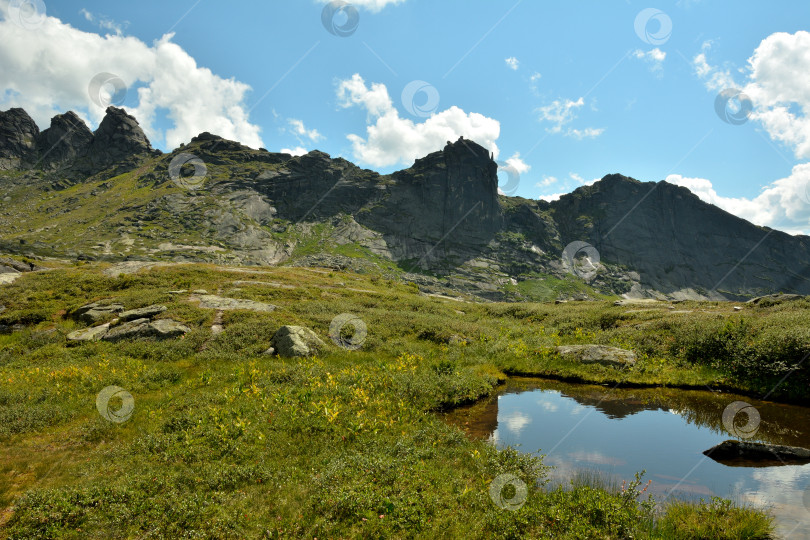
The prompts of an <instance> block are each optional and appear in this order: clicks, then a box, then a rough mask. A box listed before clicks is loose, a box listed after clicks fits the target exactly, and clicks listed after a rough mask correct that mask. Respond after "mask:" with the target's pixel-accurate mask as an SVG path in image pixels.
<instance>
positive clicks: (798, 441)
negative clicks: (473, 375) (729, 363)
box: [448, 378, 810, 539]
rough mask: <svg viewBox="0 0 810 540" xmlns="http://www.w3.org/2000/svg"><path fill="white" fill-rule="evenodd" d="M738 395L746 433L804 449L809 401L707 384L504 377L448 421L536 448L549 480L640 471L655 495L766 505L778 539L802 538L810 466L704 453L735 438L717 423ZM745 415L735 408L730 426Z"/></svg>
mask: <svg viewBox="0 0 810 540" xmlns="http://www.w3.org/2000/svg"><path fill="white" fill-rule="evenodd" d="M738 400H739V401H745V402H747V403H749V404H751V405H752V406H754V407H755V408H756V410H757V411H758V412H759V415H760V421H759V423H758V427H757V429H756V431H755V433H754V434H753V436H752V437H746V438H747V440H750V441H760V442H769V443H774V444H784V445H790V446H802V447H805V448H810V409H808V408H805V407H798V406H793V405H785V404H779V403H772V402H767V401H759V400H755V399H752V398H748V397H744V396H736V395H733V394H726V393H719V392H710V391H708V390H707V391H689V390H673V389H612V388H610V387H607V386H595V385H580V384H569V383H562V382H558V381H547V380H540V379H516V378H512V379H510V381H509V382H508V383H507V385H506V386H505V387H504V388H502V389H501V390H500V391H499V392H498V394H497V395H495V396H493V397H492V398H490V399H488V400H486V401H484V402H481V403H478V404H476V405H473V406H472V407H465V408H463V409H459V410H456V411H453V412H452V413H450V414H448V420H450V421H451V422H453V423H456V424H458V425H461V426H463V427H464V428H465V429H466V430H467V431H468V433H469V434H470V435H471V436H474V437H482V438H486V439H488V440H490V441H491V442H492V443H493V444H496V445H498V446H499V447H505V446H513V447H519V449H520V450H522V451H524V452H532V453H536V454H545V455H546V457H545V459H544V462H545V464H546V465H552V466H554V469H553V470H552V471H551V473H550V477H551V478H552V481H553V482H568V480H569V479H570V478H572V477H573V475H574V474H575V472H576V471H579V470H582V469H588V470H595V471H598V472H599V474H600V475H604V476H609V477H611V478H615V479H616V480H617V481H618V483H619V484H620V483H621V481H622V480H632V479H633V475H634V474H635V472H637V471H641V470H643V469H644V470H646V471H647V473H646V475H645V476H644V479H645V482H646V480H652V484H651V486H650V488H649V490H650V491H651V492H652V493H653V495H654V497H655V498H656V499H657V500H663V499H665V498H667V497H670V496H672V497H678V498H683V499H689V498H692V499H700V498H704V499H708V498H710V497H711V496H721V497H725V498H729V499H732V500H735V501H737V502H739V503H744V504H749V505H752V506H756V507H759V508H769V509H771V511H772V512H773V514H774V515H775V516H776V518H777V526H778V529H777V532H778V534H780V535H781V537H783V538H791V539H799V538H810V465H784V466H756V464H754V463H747V464H742V465H743V466H740V464H733V465H730V464H723V463H718V462H716V461H714V460H712V459H711V458H707V457H706V456H704V455H703V453H702V452H703V451H704V450H707V449H709V448H711V447H712V446H714V445H716V444H718V443H721V442H723V441H724V440H727V439H733V438H735V437H734V436H733V435H732V434H730V433H729V432H728V431H727V430H726V429H725V428H724V425H723V411H724V410H725V408H726V407H727V406H728V405H729V404H731V403H732V402H734V401H738ZM746 421H747V417H746V415H744V414H742V415H738V418H737V425H738V426H739V425H742V424H745V423H746ZM737 438H739V437H737Z"/></svg>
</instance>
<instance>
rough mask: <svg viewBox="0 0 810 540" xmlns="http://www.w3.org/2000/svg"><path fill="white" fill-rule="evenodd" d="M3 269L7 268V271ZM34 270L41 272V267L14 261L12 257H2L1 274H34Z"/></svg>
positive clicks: (0, 258) (0, 263) (0, 262)
mask: <svg viewBox="0 0 810 540" xmlns="http://www.w3.org/2000/svg"><path fill="white" fill-rule="evenodd" d="M3 268H6V270H3ZM34 270H39V267H37V266H36V265H33V264H30V263H25V262H20V261H17V260H14V259H12V258H10V257H0V272H9V271H16V272H33V271H34Z"/></svg>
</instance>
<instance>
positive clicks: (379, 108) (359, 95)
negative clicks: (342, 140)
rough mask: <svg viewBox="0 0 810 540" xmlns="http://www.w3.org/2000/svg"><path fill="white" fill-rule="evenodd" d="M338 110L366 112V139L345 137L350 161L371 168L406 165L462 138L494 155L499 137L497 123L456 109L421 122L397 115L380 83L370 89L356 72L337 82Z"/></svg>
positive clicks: (499, 128)
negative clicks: (355, 108)
mask: <svg viewBox="0 0 810 540" xmlns="http://www.w3.org/2000/svg"><path fill="white" fill-rule="evenodd" d="M337 97H338V103H339V104H340V106H341V107H344V108H348V107H354V106H358V107H361V108H363V109H365V110H366V112H367V119H368V122H369V125H368V126H367V127H366V138H363V137H361V136H360V135H356V134H351V135H348V136H347V138H348V139H349V141H351V143H352V151H353V153H354V156H355V158H357V159H358V160H360V161H362V162H364V163H367V164H370V165H372V166H375V167H387V166H390V165H396V164H405V165H409V164H410V163H412V162H413V160H415V159H416V158H419V157H423V156H425V155H426V154H429V153H430V152H435V151H436V150H440V149H441V148H443V147H444V145H445V144H446V143H447V141H456V140H457V139H458V138H459V137H461V136H463V137H465V138H467V139H471V140H473V141H475V142H476V143H478V144H480V145H481V146H483V147H485V148H487V149H488V150H490V151H491V152H493V154H494V156H495V158H496V159H497V157H498V153H499V150H498V146H497V144H495V141H496V140H497V139H498V137H499V136H500V132H501V125H500V123H499V122H498V121H497V120H494V119H492V118H487V117H486V116H484V115H482V114H478V113H466V112H464V111H463V110H462V109H460V108H459V107H456V106H452V107H450V108H449V109H446V110H444V111H441V112H437V113H434V114H432V115H431V116H430V117H428V118H426V119H425V120H424V121H423V122H414V121H413V120H411V119H408V118H402V117H400V116H399V112H398V111H397V109H396V108H395V107H394V104H393V102H392V100H391V97H390V96H389V94H388V89H387V88H386V86H385V85H384V84H380V83H371V85H370V86H367V85H366V82H365V81H364V80H363V78H362V77H361V76H360V75H359V74H354V75H353V76H352V78H351V79H346V80H342V81H340V82H339V83H338V88H337Z"/></svg>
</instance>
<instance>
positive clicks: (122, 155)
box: [90, 107, 160, 170]
mask: <svg viewBox="0 0 810 540" xmlns="http://www.w3.org/2000/svg"><path fill="white" fill-rule="evenodd" d="M158 153H160V152H158V151H156V150H154V149H153V148H152V145H151V144H150V143H149V139H147V138H146V135H145V134H144V132H143V130H142V129H141V126H140V125H139V124H138V121H137V120H136V119H135V117H133V116H131V115H129V114H127V112H126V111H125V110H124V109H119V108H116V107H107V111H106V115H105V116H104V119H103V120H102V121H101V124H99V126H98V129H97V130H96V131H95V133H94V134H93V141H92V145H91V148H90V159H91V161H92V163H93V166H94V168H95V169H99V170H100V169H104V168H106V167H109V166H110V165H113V164H116V163H118V162H120V161H122V160H126V159H128V158H131V157H132V156H136V155H139V154H158Z"/></svg>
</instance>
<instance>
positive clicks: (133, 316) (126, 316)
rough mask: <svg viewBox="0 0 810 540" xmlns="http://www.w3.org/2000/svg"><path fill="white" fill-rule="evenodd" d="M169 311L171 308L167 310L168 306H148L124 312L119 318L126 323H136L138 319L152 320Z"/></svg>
mask: <svg viewBox="0 0 810 540" xmlns="http://www.w3.org/2000/svg"><path fill="white" fill-rule="evenodd" d="M167 309H169V308H167V307H166V306H158V305H153V306H146V307H142V308H138V309H130V310H129V311H124V312H123V313H121V314H120V315H119V316H118V318H119V319H121V320H122V321H124V322H127V321H134V320H137V319H151V318H153V317H156V316H158V315H160V314H161V313H163V312H164V311H166V310H167Z"/></svg>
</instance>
